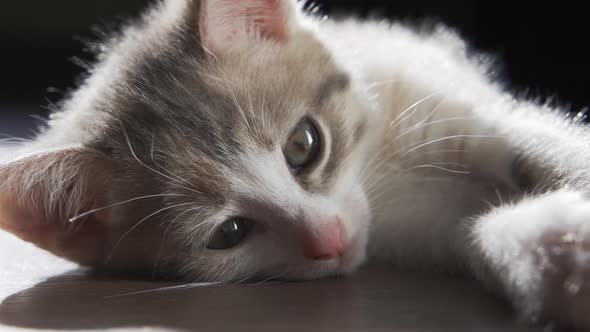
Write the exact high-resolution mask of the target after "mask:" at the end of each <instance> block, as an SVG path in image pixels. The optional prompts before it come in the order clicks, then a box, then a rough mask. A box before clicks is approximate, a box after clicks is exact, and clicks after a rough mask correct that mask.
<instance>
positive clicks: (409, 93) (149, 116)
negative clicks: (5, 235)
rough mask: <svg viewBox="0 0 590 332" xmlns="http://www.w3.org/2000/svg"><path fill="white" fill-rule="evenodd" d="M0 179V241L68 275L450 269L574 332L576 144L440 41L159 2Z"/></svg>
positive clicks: (237, 276) (581, 279) (261, 0)
mask: <svg viewBox="0 0 590 332" xmlns="http://www.w3.org/2000/svg"><path fill="white" fill-rule="evenodd" d="M102 49H103V54H102V55H101V56H100V59H101V61H100V62H99V63H98V64H97V65H96V66H95V68H94V70H93V71H92V72H91V75H90V76H89V78H88V80H87V81H86V82H85V84H83V85H82V86H81V87H80V88H79V89H78V90H77V91H76V92H75V93H74V94H73V95H72V97H71V98H70V99H68V100H67V101H65V102H64V104H63V107H62V109H61V110H60V111H59V112H57V113H56V114H54V115H53V117H52V119H51V121H50V123H49V126H48V128H46V129H45V130H44V131H43V132H42V133H40V135H39V137H38V138H37V139H36V140H34V141H33V142H31V143H30V144H29V145H27V146H26V147H25V150H24V151H25V153H24V155H23V156H22V157H20V158H18V159H15V160H12V161H11V162H8V163H4V165H3V166H2V167H1V168H0V180H1V181H0V189H1V191H0V226H1V227H2V228H3V229H5V230H7V231H10V232H12V233H14V234H16V235H18V236H20V237H21V238H23V239H24V240H27V241H30V242H33V243H35V244H36V245H38V246H40V247H42V248H44V249H47V250H49V251H51V252H53V253H55V254H57V255H60V256H63V257H66V258H68V259H71V260H73V261H76V262H79V263H81V264H86V265H92V266H95V267H97V268H103V269H111V270H130V269H131V270H140V271H146V272H151V273H156V274H158V273H159V274H166V275H170V274H172V275H175V276H180V277H184V278H190V279H192V280H221V281H232V282H235V281H236V280H245V279H249V278H263V279H268V278H286V279H313V278H319V277H324V276H329V275H334V274H347V273H352V272H354V270H355V269H356V268H357V267H358V266H359V265H360V264H361V263H363V262H364V261H366V260H367V259H372V260H375V261H378V262H385V263H386V264H392V263H393V264H396V265H399V266H413V267H415V266H419V267H439V268H440V267H442V268H445V269H449V270H460V271H462V272H464V273H467V274H469V275H471V276H473V277H475V278H477V279H478V280H480V281H481V282H482V284H483V285H485V286H486V287H490V288H492V289H493V290H495V291H496V292H498V293H499V294H502V295H503V296H505V297H506V298H507V299H509V300H510V301H512V303H513V304H514V306H515V307H516V308H517V310H519V311H520V312H521V313H522V314H523V316H524V317H525V318H527V319H531V320H538V319H542V320H554V321H557V322H559V323H562V324H565V325H573V326H576V327H583V328H590V321H589V320H588V316H587V315H586V312H587V311H588V310H590V291H589V290H588V285H587V284H588V282H589V281H590V271H589V269H590V251H589V249H590V228H589V224H588V219H589V218H590V203H589V202H588V196H587V194H586V192H587V190H588V188H590V183H589V182H590V181H589V180H590V174H588V173H589V170H590V167H589V166H590V151H589V148H588V147H587V143H586V142H588V139H589V138H590V137H589V134H588V132H587V130H586V129H585V128H584V127H582V126H581V125H580V124H577V123H576V121H575V119H569V118H566V117H565V116H564V115H563V114H561V113H560V112H559V110H556V109H552V108H551V107H549V106H544V105H539V104H537V103H533V102H528V101H523V100H519V99H517V98H515V97H514V96H512V95H511V94H510V93H508V92H506V91H504V90H503V89H502V87H501V86H500V85H499V84H496V83H495V82H494V81H493V77H494V72H493V68H491V67H490V66H489V65H488V61H487V60H486V59H485V57H482V56H474V55H469V54H468V52H467V49H466V46H465V45H464V44H463V42H462V41H461V40H460V39H459V38H458V37H457V36H455V35H454V34H452V33H450V32H448V31H447V30H445V29H443V28H439V29H437V30H435V31H432V32H429V33H417V32H414V31H412V30H411V29H408V28H406V27H404V26H401V25H395V24H394V25H390V24H385V23H374V22H365V23H363V22H358V21H355V20H349V21H342V22H332V21H329V20H322V19H319V18H314V17H308V16H306V15H304V14H303V13H301V12H300V11H299V10H297V9H296V8H295V6H294V4H293V3H292V2H290V1H288V0H272V1H271V0H246V1H228V0H202V1H198V0H166V1H163V3H161V4H159V5H157V6H155V7H154V8H153V9H151V10H150V11H149V12H148V13H147V14H145V16H144V19H143V20H142V21H141V22H140V23H138V24H136V25H131V26H130V27H128V28H127V29H126V30H124V32H123V33H122V34H121V35H120V36H118V37H116V38H113V40H111V41H109V42H108V43H107V44H105V45H104V46H103V47H102Z"/></svg>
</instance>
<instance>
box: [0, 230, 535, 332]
mask: <svg viewBox="0 0 590 332" xmlns="http://www.w3.org/2000/svg"><path fill="white" fill-rule="evenodd" d="M0 266H1V267H0V331H22V330H29V329H30V330H37V329H39V330H57V331H64V330H72V331H78V330H106V329H109V330H110V329H113V330H116V331H136V330H137V331H152V330H155V331H245V330H248V331H339V332H340V331H342V332H346V331H433V330H435V331H439V330H446V331H455V332H458V331H480V330H481V331H536V329H533V328H525V327H523V326H522V325H518V324H516V323H515V318H514V316H513V314H512V313H511V312H510V311H509V310H508V308H507V306H506V305H505V304H504V303H503V302H502V301H499V300H497V299H495V298H494V297H493V296H490V295H489V294H486V293H485V292H483V291H482V290H481V289H480V288H479V287H478V285H476V284H474V283H472V282H470V281H466V280H462V279H459V278H451V277H445V276H440V275H428V274H414V273H402V272H395V271H393V270H384V269H383V270H382V269H369V270H365V271H361V272H359V273H358V274H357V275H355V276H352V277H348V278H341V279H327V280H319V281H313V282H298V283H295V282H294V283H268V284H258V285H232V286H210V287H201V288H189V287H186V288H177V289H171V290H161V291H155V289H158V288H162V287H169V286H176V285H177V284H174V283H169V282H152V281H148V280H134V279H132V278H120V277H106V276H98V275H93V274H92V273H88V272H86V271H84V270H81V269H78V268H77V267H76V266H75V265H73V264H71V263H68V262H65V261H62V260H60V259H58V258H55V257H53V256H51V255H49V254H47V253H45V252H43V251H41V250H39V249H37V248H35V247H33V246H31V245H29V244H26V243H23V242H21V241H20V240H18V239H16V238H14V237H12V236H11V235H8V234H6V233H0ZM144 291H147V292H144ZM134 292H140V293H136V294H130V293H134Z"/></svg>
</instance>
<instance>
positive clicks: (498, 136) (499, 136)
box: [401, 135, 504, 157]
mask: <svg viewBox="0 0 590 332" xmlns="http://www.w3.org/2000/svg"><path fill="white" fill-rule="evenodd" d="M502 137H504V136H501V135H451V136H445V137H441V138H438V139H434V140H431V141H428V142H426V143H423V144H420V145H418V146H416V147H413V148H411V149H409V150H408V151H406V152H404V153H403V154H402V155H401V156H402V157H403V156H405V155H408V154H409V153H412V152H414V151H416V150H418V149H420V148H423V147H425V146H428V145H431V144H435V143H438V142H442V141H447V140H450V139H456V138H502Z"/></svg>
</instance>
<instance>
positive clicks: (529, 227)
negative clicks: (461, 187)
mask: <svg viewBox="0 0 590 332" xmlns="http://www.w3.org/2000/svg"><path fill="white" fill-rule="evenodd" d="M489 217H490V219H487V220H486V221H485V222H483V223H481V224H480V227H479V228H478V229H477V230H476V232H477V236H478V237H479V239H480V240H481V243H482V246H483V249H484V252H485V255H486V257H487V258H488V259H489V260H490V262H491V264H492V266H495V267H496V270H497V273H498V276H499V278H500V279H501V280H503V281H504V282H505V283H506V284H505V286H506V288H507V292H508V294H509V295H510V296H511V297H512V299H513V300H514V301H515V304H516V305H517V307H518V308H520V309H521V311H522V312H523V314H524V315H525V316H526V317H529V318H533V319H535V320H537V319H541V320H542V321H549V322H555V323H557V324H558V325H565V326H572V327H577V328H585V329H588V330H590V195H587V194H584V193H580V192H573V191H566V190H562V191H558V192H554V193H549V194H546V195H544V196H542V197H538V198H531V199H525V200H523V201H522V202H521V203H519V204H517V205H513V206H506V207H503V208H499V209H498V210H495V211H494V212H493V213H492V214H491V215H489Z"/></svg>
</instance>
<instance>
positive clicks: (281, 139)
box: [105, 34, 352, 205]
mask: <svg viewBox="0 0 590 332" xmlns="http://www.w3.org/2000/svg"><path fill="white" fill-rule="evenodd" d="M298 38H299V40H295V41H293V42H292V43H289V44H287V45H278V44H275V43H264V44H263V45H259V46H258V47H256V48H253V49H252V50H248V51H246V52H243V53H241V54H228V55H225V56H217V57H207V56H203V55H199V54H198V52H197V51H196V50H195V48H193V47H188V46H187V47H184V48H180V49H175V50H169V51H168V52H167V53H166V54H165V56H163V55H162V54H160V55H159V56H158V57H157V58H152V59H145V61H144V62H143V65H142V66H141V67H140V68H138V69H139V70H137V71H136V73H135V75H134V76H133V77H131V78H130V80H129V82H128V84H126V85H125V86H124V88H125V93H121V94H120V95H119V96H120V97H119V98H120V100H119V101H117V102H116V103H112V104H118V105H119V108H122V109H124V110H125V111H121V110H118V111H117V112H118V115H117V116H114V117H113V119H114V120H113V123H112V124H111V126H109V127H112V128H119V129H114V132H108V133H107V134H106V135H105V137H106V138H107V140H108V139H110V140H111V141H112V140H113V139H114V140H115V141H118V142H119V145H121V143H125V144H127V145H130V146H129V147H128V146H120V147H119V150H121V151H124V150H125V149H128V150H130V149H131V148H132V147H133V148H135V150H136V155H137V156H140V157H143V158H146V159H148V160H146V161H145V162H146V163H150V165H151V166H152V167H154V168H157V167H161V168H163V169H164V168H165V169H166V170H167V171H173V172H174V173H175V175H177V176H178V177H181V178H184V179H188V181H190V182H191V183H193V185H194V187H196V188H198V191H200V192H203V195H202V200H203V203H204V204H214V205H223V204H225V202H226V201H227V200H228V199H231V196H232V194H233V192H232V190H231V186H230V185H229V183H230V181H228V180H229V178H230V177H231V176H235V175H236V174H240V171H241V170H242V169H243V158H244V156H246V155H247V158H252V155H256V154H258V153H270V152H272V151H274V152H276V151H277V150H278V151H280V148H281V146H282V145H283V144H284V143H285V141H286V139H287V138H288V136H289V134H290V133H291V131H292V130H293V128H294V126H295V125H296V124H297V123H298V122H299V121H300V120H301V119H302V118H303V117H305V116H315V117H319V118H321V119H322V120H323V121H324V122H325V123H324V124H325V128H326V130H330V136H332V137H333V139H334V140H337V141H339V145H338V146H337V147H336V148H335V150H334V151H333V156H334V157H333V158H331V160H330V161H329V163H328V165H327V167H326V171H325V173H326V174H324V178H327V177H329V176H330V175H331V174H330V173H333V172H334V169H335V168H336V165H337V164H338V162H339V161H340V160H341V159H342V158H343V156H344V154H345V152H344V150H345V145H346V143H347V141H348V137H346V136H347V135H346V133H347V132H350V131H351V128H350V126H346V124H345V123H344V120H343V119H342V114H340V113H338V112H336V111H335V110H334V107H329V105H328V104H329V102H330V100H331V97H332V96H334V95H338V94H339V93H341V92H343V91H345V90H347V88H348V86H349V81H348V76H347V75H345V74H343V73H342V72H340V71H339V70H338V68H337V66H336V65H335V64H334V63H333V62H332V60H331V57H330V56H329V54H328V52H326V51H325V50H324V48H323V47H322V46H321V45H319V44H318V43H317V42H316V41H315V40H314V39H313V38H311V36H309V35H307V34H302V35H301V36H299V37H298ZM193 46H194V47H198V46H197V45H193ZM115 119H116V120H115ZM121 126H123V128H120V127H121ZM121 129H124V130H125V135H126V136H127V137H128V142H126V141H127V139H126V138H125V139H123V138H124V137H123V136H124V135H123V133H122V132H121ZM349 136H352V135H349ZM114 144H115V145H116V144H117V143H114ZM127 157H128V158H129V161H130V162H134V160H133V159H132V158H130V156H129V155H128V156H127ZM283 166H284V165H283ZM323 182H325V181H323ZM319 183H320V181H318V186H319ZM308 187H311V186H309V185H308ZM205 201H207V202H205Z"/></svg>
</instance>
